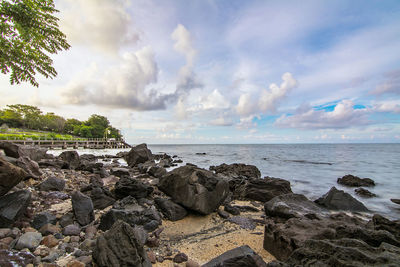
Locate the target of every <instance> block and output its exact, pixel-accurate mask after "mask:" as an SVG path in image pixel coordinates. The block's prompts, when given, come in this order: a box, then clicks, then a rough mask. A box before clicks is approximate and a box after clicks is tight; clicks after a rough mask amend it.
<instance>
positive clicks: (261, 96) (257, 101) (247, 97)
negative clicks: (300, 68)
mask: <svg viewBox="0 0 400 267" xmlns="http://www.w3.org/2000/svg"><path fill="white" fill-rule="evenodd" d="M282 80H283V82H282V83H281V85H280V86H278V85H277V84H275V83H271V84H270V86H269V90H263V91H262V92H261V93H259V92H256V93H253V94H251V93H244V94H242V95H241V96H240V97H239V100H238V104H237V106H236V112H237V113H238V114H239V115H240V116H242V117H244V116H249V115H255V114H257V113H267V112H275V111H276V109H277V106H278V104H279V103H280V102H281V101H282V99H284V98H285V97H286V96H287V95H288V94H289V92H290V91H291V90H292V89H293V88H295V87H297V85H298V82H297V80H296V79H295V78H294V77H293V75H292V74H291V73H289V72H286V73H284V74H283V75H282Z"/></svg>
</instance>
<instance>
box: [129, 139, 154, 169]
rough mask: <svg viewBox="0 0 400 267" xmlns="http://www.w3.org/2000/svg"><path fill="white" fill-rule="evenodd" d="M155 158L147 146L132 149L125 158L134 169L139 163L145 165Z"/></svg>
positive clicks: (141, 145) (142, 145)
mask: <svg viewBox="0 0 400 267" xmlns="http://www.w3.org/2000/svg"><path fill="white" fill-rule="evenodd" d="M152 158H153V154H152V153H151V150H150V149H148V148H147V145H146V144H140V145H137V146H135V147H133V148H132V149H131V151H129V153H128V154H127V155H126V156H125V160H126V162H127V163H128V166H129V167H134V166H136V165H137V164H139V163H145V162H146V161H148V160H151V159H152Z"/></svg>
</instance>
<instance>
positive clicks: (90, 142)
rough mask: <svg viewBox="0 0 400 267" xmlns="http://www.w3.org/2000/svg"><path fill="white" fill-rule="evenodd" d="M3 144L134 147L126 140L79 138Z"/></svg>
mask: <svg viewBox="0 0 400 267" xmlns="http://www.w3.org/2000/svg"><path fill="white" fill-rule="evenodd" d="M1 141H2V142H10V143H16V144H21V145H28V146H40V147H44V148H48V149H57V148H58V149H67V148H74V149H78V148H89V149H106V148H131V147H132V146H131V145H129V144H128V143H126V142H125V140H124V139H113V138H112V139H106V138H88V139H84V138H79V139H65V140H63V139H45V140H43V139H42V140H29V139H26V140H16V139H7V140H1Z"/></svg>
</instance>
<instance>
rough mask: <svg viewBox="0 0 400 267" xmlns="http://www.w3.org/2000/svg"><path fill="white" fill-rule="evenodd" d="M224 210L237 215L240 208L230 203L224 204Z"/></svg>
mask: <svg viewBox="0 0 400 267" xmlns="http://www.w3.org/2000/svg"><path fill="white" fill-rule="evenodd" d="M224 211H226V212H229V213H230V214H232V215H239V214H240V209H239V208H237V207H234V206H232V205H230V204H226V205H224Z"/></svg>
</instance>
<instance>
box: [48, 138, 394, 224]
mask: <svg viewBox="0 0 400 267" xmlns="http://www.w3.org/2000/svg"><path fill="white" fill-rule="evenodd" d="M148 147H149V149H151V151H152V152H153V153H167V154H169V155H171V156H174V155H176V156H178V158H180V159H182V160H183V163H182V164H181V165H185V164H186V163H193V164H196V165H197V166H199V167H201V168H206V169H208V168H209V167H210V166H212V165H219V164H222V163H226V164H231V163H245V164H252V165H255V166H257V167H258V169H259V170H260V171H261V175H262V177H265V176H270V177H277V178H283V179H286V180H288V181H290V183H291V186H292V191H293V192H294V193H298V194H304V195H305V196H307V197H308V198H309V199H311V200H315V199H317V198H319V197H321V196H322V195H323V194H325V193H327V192H328V191H329V189H330V188H331V187H333V186H335V187H336V188H337V189H340V190H344V191H346V192H348V193H349V194H351V195H352V196H353V197H355V198H356V199H358V200H359V201H361V202H362V203H364V205H365V206H366V207H367V208H368V209H369V210H371V214H373V213H379V214H382V215H384V216H386V217H388V218H390V219H400V205H398V204H395V203H393V202H391V201H390V199H391V198H400V144H246V145H238V144H234V145H225V144H223V145H203V144H202V145H148ZM128 150H129V149H128ZM128 150H126V149H125V150H117V149H105V150H87V149H85V150H84V149H82V150H78V153H79V154H87V153H90V154H95V155H103V154H108V155H115V154H116V153H118V152H120V151H128ZM61 151H62V150H54V151H51V153H53V154H55V155H57V154H59V153H61ZM346 174H352V175H356V176H359V177H361V178H371V179H373V180H374V181H375V183H376V185H375V186H374V187H369V188H366V189H368V190H370V191H371V192H372V193H375V194H376V195H377V197H373V198H364V197H361V196H358V195H357V194H355V192H354V189H355V188H350V187H346V186H342V185H340V184H338V183H337V182H336V181H337V178H339V177H342V176H344V175H346Z"/></svg>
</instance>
